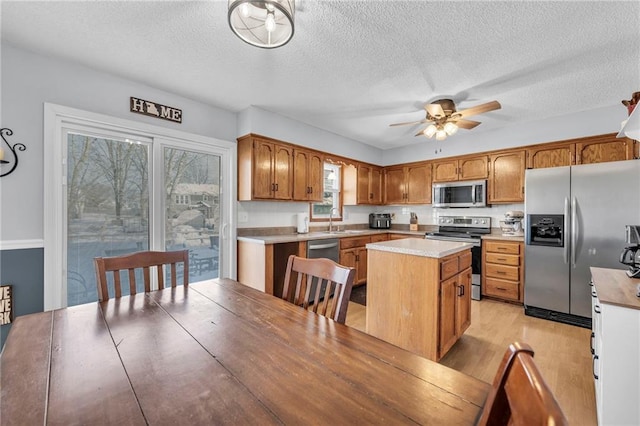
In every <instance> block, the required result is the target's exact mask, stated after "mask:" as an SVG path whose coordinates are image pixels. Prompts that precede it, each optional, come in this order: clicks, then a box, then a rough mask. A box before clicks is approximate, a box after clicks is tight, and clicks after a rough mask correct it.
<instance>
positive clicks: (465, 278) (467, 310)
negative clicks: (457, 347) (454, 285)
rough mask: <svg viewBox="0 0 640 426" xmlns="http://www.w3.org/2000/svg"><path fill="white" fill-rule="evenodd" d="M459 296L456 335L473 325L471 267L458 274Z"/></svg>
mask: <svg viewBox="0 0 640 426" xmlns="http://www.w3.org/2000/svg"><path fill="white" fill-rule="evenodd" d="M458 288H459V289H460V290H459V291H458V293H457V294H458V298H457V300H456V303H457V306H456V336H458V337H460V336H462V333H464V332H465V330H466V329H467V328H469V326H470V325H471V268H468V269H466V270H464V271H462V272H461V273H460V274H459V275H458Z"/></svg>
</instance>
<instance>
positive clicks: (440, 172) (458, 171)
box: [433, 155, 489, 182]
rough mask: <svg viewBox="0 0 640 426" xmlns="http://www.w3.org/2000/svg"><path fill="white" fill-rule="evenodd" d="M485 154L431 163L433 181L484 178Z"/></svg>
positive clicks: (485, 168) (486, 168)
mask: <svg viewBox="0 0 640 426" xmlns="http://www.w3.org/2000/svg"><path fill="white" fill-rule="evenodd" d="M487 161H488V159H487V156H486V155H482V156H474V157H462V158H452V159H447V160H443V161H436V162H434V163H433V182H452V181H456V180H476V179H486V178H487V176H488V174H489V170H488V167H487Z"/></svg>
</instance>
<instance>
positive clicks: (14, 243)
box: [0, 240, 44, 250]
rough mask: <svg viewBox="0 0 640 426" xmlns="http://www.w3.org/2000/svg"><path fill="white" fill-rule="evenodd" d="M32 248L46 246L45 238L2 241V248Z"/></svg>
mask: <svg viewBox="0 0 640 426" xmlns="http://www.w3.org/2000/svg"><path fill="white" fill-rule="evenodd" d="M32 248H44V240H8V241H0V250H22V249H32Z"/></svg>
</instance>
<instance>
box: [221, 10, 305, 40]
mask: <svg viewBox="0 0 640 426" xmlns="http://www.w3.org/2000/svg"><path fill="white" fill-rule="evenodd" d="M294 14H295V1H294V0H262V1H258V0H229V14H228V19H229V26H230V27H231V29H232V30H233V32H234V33H235V34H236V35H237V36H238V37H240V38H241V39H242V40H244V41H245V42H247V43H249V44H251V45H253V46H257V47H262V48H265V49H273V48H275V47H280V46H283V45H285V44H287V43H288V42H289V40H291V37H293V30H294V25H293V18H294Z"/></svg>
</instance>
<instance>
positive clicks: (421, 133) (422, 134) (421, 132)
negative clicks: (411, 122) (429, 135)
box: [413, 127, 426, 136]
mask: <svg viewBox="0 0 640 426" xmlns="http://www.w3.org/2000/svg"><path fill="white" fill-rule="evenodd" d="M425 130H426V127H425V128H424V129H422V130H420V131H419V132H418V133H416V134H415V135H413V136H424V131H425Z"/></svg>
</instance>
